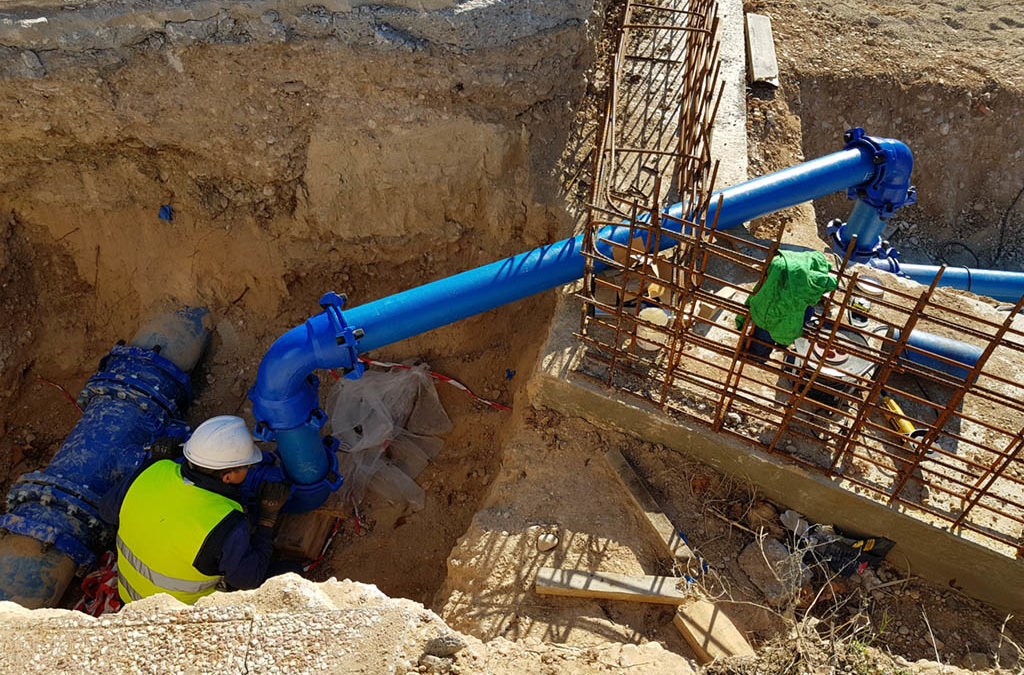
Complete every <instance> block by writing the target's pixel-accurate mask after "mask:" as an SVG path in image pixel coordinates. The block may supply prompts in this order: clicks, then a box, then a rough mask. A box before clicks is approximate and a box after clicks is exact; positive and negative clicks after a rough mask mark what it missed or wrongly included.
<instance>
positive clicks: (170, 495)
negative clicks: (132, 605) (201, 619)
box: [117, 459, 242, 604]
mask: <svg viewBox="0 0 1024 675" xmlns="http://www.w3.org/2000/svg"><path fill="white" fill-rule="evenodd" d="M241 510H242V505H241V504H239V503H238V502H236V501H234V500H233V499H230V498H228V497H225V496H223V495H219V494H217V493H216V492H210V491H209V490H204V489H202V488H200V487H196V486H195V485H191V484H189V483H186V482H185V480H184V478H182V476H181V465H180V464H177V463H175V462H172V461H170V460H166V459H165V460H161V461H159V462H155V463H154V464H153V466H151V467H149V468H148V469H146V470H145V471H143V472H142V473H140V474H139V476H138V478H136V479H135V480H134V481H133V482H132V484H131V487H129V488H128V492H127V494H125V497H124V502H122V504H121V514H120V526H119V527H118V530H117V575H118V580H117V588H118V591H119V592H120V594H121V600H123V601H124V602H131V601H132V600H138V599H140V598H145V597H148V596H150V595H155V594H157V593H169V594H170V595H173V596H174V597H175V598H177V599H178V600H181V601H182V602H184V603H187V604H192V603H193V602H195V601H196V600H198V599H199V598H201V597H203V596H204V595H209V594H210V593H213V591H214V589H215V588H216V586H217V583H218V582H219V581H220V580H221V577H219V576H208V575H206V574H203V573H202V572H200V571H199V570H197V569H196V568H195V567H194V566H193V564H192V562H193V561H194V560H195V559H196V555H197V554H198V553H199V549H200V548H201V547H202V545H203V542H204V541H206V537H207V536H209V534H210V532H211V531H212V530H213V528H215V527H216V526H217V524H218V523H220V521H222V520H224V518H225V516H227V515H228V514H229V513H231V512H232V511H241Z"/></svg>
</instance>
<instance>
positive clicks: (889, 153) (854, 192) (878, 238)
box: [832, 127, 917, 261]
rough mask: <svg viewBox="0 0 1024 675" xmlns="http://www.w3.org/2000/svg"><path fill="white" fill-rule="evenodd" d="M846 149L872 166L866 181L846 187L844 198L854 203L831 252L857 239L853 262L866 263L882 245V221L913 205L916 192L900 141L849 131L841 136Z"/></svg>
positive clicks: (910, 157)
mask: <svg viewBox="0 0 1024 675" xmlns="http://www.w3.org/2000/svg"><path fill="white" fill-rule="evenodd" d="M843 139H844V140H845V141H846V146H845V147H846V148H847V149H853V148H857V149H859V150H861V151H862V152H863V153H864V155H865V157H870V158H871V161H872V163H873V164H874V166H875V171H873V173H872V176H871V178H870V179H867V180H865V182H863V183H860V184H857V185H854V186H851V187H849V189H848V191H847V195H848V196H849V197H850V199H853V200H855V203H854V207H853V212H852V213H851V214H850V218H849V220H848V221H847V222H846V223H845V224H844V225H842V226H840V227H838V228H837V229H836V230H835V231H834V233H833V236H834V239H833V244H832V245H833V248H834V249H835V250H836V251H837V252H838V253H840V254H844V253H845V252H846V249H847V247H849V245H850V241H852V239H853V237H854V236H856V237H857V249H856V250H855V251H854V252H853V258H854V260H860V261H863V260H866V259H867V258H868V257H870V256H873V255H875V254H876V252H877V251H878V249H879V248H880V246H881V244H882V229H883V228H884V227H885V221H887V220H889V218H891V217H892V215H893V214H894V213H895V212H896V211H897V210H899V209H900V208H902V207H904V206H907V205H909V204H913V203H914V202H916V201H917V192H916V191H915V190H914V188H913V187H912V186H911V185H910V174H911V172H912V171H913V170H914V155H913V153H912V152H911V151H910V148H908V147H907V145H906V144H905V143H903V142H902V141H898V140H896V139H893V138H876V137H874V136H868V135H867V134H866V133H865V132H864V130H863V129H861V128H860V127H856V128H854V129H850V130H849V131H847V132H846V134H845V135H844V136H843Z"/></svg>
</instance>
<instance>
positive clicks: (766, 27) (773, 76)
mask: <svg viewBox="0 0 1024 675" xmlns="http://www.w3.org/2000/svg"><path fill="white" fill-rule="evenodd" d="M747 65H748V66H749V67H750V81H751V82H766V83H768V84H770V85H772V86H775V87H777V86H779V62H778V59H777V58H776V56H775V39H774V38H773V37H772V20H771V18H770V17H767V16H764V15H763V14H747Z"/></svg>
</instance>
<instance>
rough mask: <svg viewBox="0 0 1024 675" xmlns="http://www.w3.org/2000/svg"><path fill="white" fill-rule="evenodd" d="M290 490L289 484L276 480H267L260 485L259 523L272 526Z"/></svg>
mask: <svg viewBox="0 0 1024 675" xmlns="http://www.w3.org/2000/svg"><path fill="white" fill-rule="evenodd" d="M291 491H292V489H291V486H290V485H288V484H287V483H280V482H276V481H267V482H265V483H263V485H261V486H260V491H259V497H260V521H259V522H260V525H265V526H266V527H273V526H274V523H276V522H277V516H278V514H280V513H281V508H282V507H283V506H284V503H285V502H286V501H288V496H289V495H290V494H291Z"/></svg>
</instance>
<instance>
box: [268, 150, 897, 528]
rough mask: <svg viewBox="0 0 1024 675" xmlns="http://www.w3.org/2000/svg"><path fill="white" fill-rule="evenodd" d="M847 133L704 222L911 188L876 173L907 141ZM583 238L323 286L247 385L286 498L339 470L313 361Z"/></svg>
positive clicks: (481, 293)
mask: <svg viewBox="0 0 1024 675" xmlns="http://www.w3.org/2000/svg"><path fill="white" fill-rule="evenodd" d="M845 140H846V146H845V147H844V148H843V150H840V151H839V152H835V153H832V154H830V155H826V156H824V157H820V158H818V159H814V160H811V161H809V162H805V163H803V164H799V165H797V166H794V167H790V168H787V169H783V170H781V171H777V172H775V173H772V174H769V175H767V176H762V177H760V178H755V179H753V180H750V181H747V182H745V183H742V184H740V185H737V186H734V187H730V188H726V189H724V190H720V191H718V192H716V193H715V194H714V195H713V196H712V198H711V199H710V200H709V203H710V207H709V211H708V213H707V215H706V217H705V218H706V222H708V223H712V222H715V218H716V216H717V223H716V228H717V229H719V230H727V229H730V228H733V227H736V226H738V225H741V224H742V223H744V222H747V221H748V220H751V219H753V218H756V217H759V216H763V215H765V214H768V213H772V212H774V211H778V210H780V209H784V208H787V207H789V206H794V205H796V204H800V203H803V202H806V201H810V200H813V199H817V198H819V197H823V196H825V195H828V194H831V193H833V192H837V191H840V190H845V189H848V188H850V187H851V186H872V185H876V184H879V183H880V182H881V183H884V187H885V189H886V190H888V191H889V192H892V193H899V192H900V191H902V194H903V195H904V197H905V196H906V194H907V193H908V191H909V192H912V191H910V187H909V184H908V183H904V184H902V185H901V186H898V187H895V188H894V187H893V186H892V185H890V184H889V183H891V182H892V181H889V182H886V181H884V180H882V179H883V178H884V177H885V176H887V175H888V176H890V178H891V177H892V176H899V175H902V176H905V177H906V178H907V179H908V180H909V174H910V170H909V168H908V167H903V168H900V169H895V168H893V166H892V163H894V162H897V161H907V160H908V159H909V158H910V157H911V155H910V151H909V149H906V146H905V145H904V144H903V143H901V142H900V141H896V140H892V139H874V138H871V137H868V136H866V135H864V133H863V132H862V131H861V130H853V131H850V132H847V135H846V137H845ZM910 161H911V162H912V160H910ZM886 194H888V193H886ZM719 197H720V198H721V206H719ZM685 208H686V207H685V206H684V205H683V204H681V203H680V204H675V205H674V206H672V207H670V208H668V209H667V210H666V212H665V214H666V216H667V218H665V219H664V220H663V222H662V226H663V229H664V230H666V231H667V232H668V233H671V232H677V233H678V232H680V228H681V227H683V225H682V223H681V222H680V221H681V220H682V217H683V215H684V209H685ZM880 208H881V210H882V211H886V210H887V209H890V207H889V206H883V207H880ZM636 235H637V233H635V232H633V231H631V229H630V228H629V227H626V226H617V225H613V226H607V227H604V228H602V229H601V230H600V231H599V233H598V242H599V243H598V245H597V248H598V250H599V251H600V252H601V253H602V254H604V255H606V256H608V257H609V258H610V257H611V254H612V250H611V249H612V245H611V244H609V243H607V242H608V241H612V242H616V243H618V244H626V243H627V242H628V240H629V238H630V237H631V236H636ZM601 240H607V241H603V242H602V241H601ZM677 243H678V240H676V239H674V238H673V237H671V236H670V234H668V235H666V234H664V233H663V234H662V236H661V239H660V242H659V248H661V249H665V248H669V247H671V246H674V245H676V244H677ZM582 245H583V235H578V236H576V237H572V238H570V239H565V240H562V241H559V242H556V243H554V244H548V245H546V246H541V247H539V248H537V249H534V250H532V251H527V252H525V253H520V254H519V255H514V256H512V257H510V258H506V259H504V260H499V261H496V262H493V263H490V264H488V265H484V266H482V267H478V268H476V269H472V270H469V271H466V272H462V273H460V274H456V275H454V276H451V277H447V278H445V279H440V280H438V281H434V282H431V283H428V284H425V285H423V286H419V287H417V288H413V289H410V290H407V291H404V292H401V293H397V294H395V295H392V296H389V297H386V298H381V299H379V300H375V301H373V302H369V303H366V304H364V305H360V306H358V307H354V308H352V309H349V310H345V311H344V313H342V311H341V310H342V307H343V306H344V301H345V299H344V298H343V297H341V296H337V295H334V294H333V293H329V294H327V295H325V296H324V297H323V298H322V299H321V306H322V308H323V309H324V311H323V312H321V313H320V314H317V315H315V316H313V317H311V318H310V319H308V320H307V321H306V322H305V323H303V324H302V325H300V326H297V327H295V328H293V329H291V330H290V331H288V332H287V333H285V334H284V335H283V336H281V337H280V338H279V339H278V340H277V341H276V342H275V343H274V344H273V345H272V346H271V348H270V349H269V350H268V351H267V353H266V355H265V356H264V358H263V361H262V362H261V364H260V368H259V373H258V374H257V379H256V384H255V386H253V388H252V389H251V390H250V392H249V397H250V399H251V400H252V403H253V414H254V415H255V417H256V419H257V425H256V435H257V437H259V438H261V439H262V440H268V441H269V440H276V441H277V443H278V448H279V450H280V454H281V458H282V464H283V465H284V470H285V473H286V474H287V476H288V477H289V478H290V479H291V480H292V481H293V482H294V483H296V489H295V490H294V491H293V494H292V499H291V502H290V507H291V508H292V509H294V510H307V509H312V508H316V506H318V505H319V504H320V503H322V502H323V500H324V499H326V498H327V495H328V494H329V493H330V489H331V488H330V485H329V483H331V482H332V481H333V480H335V479H336V478H335V477H333V476H331V475H329V471H330V469H329V466H328V464H329V463H330V462H331V461H332V458H331V457H326V458H325V457H324V456H323V455H324V452H323V450H321V449H320V447H319V446H318V445H317V444H316V442H315V437H314V435H313V434H312V433H310V429H311V428H314V427H315V428H316V429H319V426H318V424H320V425H322V422H319V420H322V419H324V414H323V411H322V410H320V408H319V402H318V393H317V389H318V384H319V383H318V381H317V380H316V378H315V377H314V376H313V375H312V374H311V373H312V372H313V371H314V370H316V369H318V368H341V369H345V370H348V371H350V372H349V376H353V377H358V376H359V374H360V373H361V364H360V362H359V361H358V355H359V354H360V353H363V352H368V351H371V350H373V349H377V348H379V347H383V346H385V345H388V344H392V343H394V342H398V341H400V340H403V339H405V338H408V337H411V336H413V335H419V334H420V333H425V332H427V331H430V330H433V329H435V328H439V327H441V326H444V325H447V324H450V323H453V322H455V321H459V320H461V319H464V318H467V317H470V316H473V315H476V314H480V313H482V312H486V311H488V310H490V309H494V308H495V307H500V306H502V305H506V304H508V303H511V302H515V301H516V300H520V299H522V298H526V297H529V296H531V295H534V294H536V293H540V292H542V291H546V290H549V289H551V288H555V287H558V286H561V285H563V284H567V283H570V282H572V281H575V280H577V279H580V278H582V277H583V275H584V266H585V260H584V257H583V256H582V255H581V253H580V250H581V247H582ZM605 267H606V266H605V265H603V264H602V263H600V262H599V261H598V262H596V263H595V268H594V269H595V271H596V272H600V271H602V270H603V269H605ZM325 472H326V473H327V474H328V475H327V477H326V478H325Z"/></svg>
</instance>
